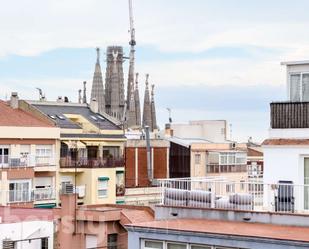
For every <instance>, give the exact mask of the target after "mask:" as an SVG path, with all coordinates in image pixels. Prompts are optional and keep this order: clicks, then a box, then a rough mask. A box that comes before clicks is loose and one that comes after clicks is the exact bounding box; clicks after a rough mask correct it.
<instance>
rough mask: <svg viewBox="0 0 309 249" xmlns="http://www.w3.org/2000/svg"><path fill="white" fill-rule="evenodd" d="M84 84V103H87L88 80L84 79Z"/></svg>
mask: <svg viewBox="0 0 309 249" xmlns="http://www.w3.org/2000/svg"><path fill="white" fill-rule="evenodd" d="M83 84H84V91H83V103H84V104H87V96H86V84H87V82H86V81H84V82H83Z"/></svg>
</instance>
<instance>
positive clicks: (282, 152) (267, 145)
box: [263, 61, 309, 210]
mask: <svg viewBox="0 0 309 249" xmlns="http://www.w3.org/2000/svg"><path fill="white" fill-rule="evenodd" d="M282 64H283V65H286V67H287V95H288V100H287V101H283V102H282V101H280V102H272V103H271V104H270V120H271V122H270V130H269V137H268V139H266V140H265V141H264V142H263V152H264V182H266V183H267V182H277V183H279V182H281V183H292V184H295V185H297V187H295V188H296V189H297V190H295V191H297V193H298V194H297V195H298V196H296V193H295V194H293V196H292V197H293V207H294V206H295V208H298V209H306V210H309V187H308V186H304V184H305V185H306V184H309V133H308V131H309V113H308V110H309V104H308V102H307V101H308V100H309V74H308V70H309V61H295V62H284V63H282Z"/></svg>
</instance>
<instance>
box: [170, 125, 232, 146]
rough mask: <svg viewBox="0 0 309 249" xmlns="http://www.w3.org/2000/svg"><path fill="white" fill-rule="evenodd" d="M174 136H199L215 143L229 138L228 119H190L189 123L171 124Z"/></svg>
mask: <svg viewBox="0 0 309 249" xmlns="http://www.w3.org/2000/svg"><path fill="white" fill-rule="evenodd" d="M170 129H171V132H172V136H174V137H179V138H190V139H192V138H193V139H194V138H198V139H205V140H209V141H212V142H215V143H221V142H225V141H226V140H227V121H226V120H199V121H189V123H188V124H174V123H172V124H171V127H170Z"/></svg>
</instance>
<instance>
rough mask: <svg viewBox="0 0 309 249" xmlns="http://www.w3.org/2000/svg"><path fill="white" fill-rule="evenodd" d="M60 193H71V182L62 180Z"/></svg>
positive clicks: (72, 187)
mask: <svg viewBox="0 0 309 249" xmlns="http://www.w3.org/2000/svg"><path fill="white" fill-rule="evenodd" d="M61 189H62V194H73V193H74V185H73V184H72V183H67V182H63V183H62V188H61Z"/></svg>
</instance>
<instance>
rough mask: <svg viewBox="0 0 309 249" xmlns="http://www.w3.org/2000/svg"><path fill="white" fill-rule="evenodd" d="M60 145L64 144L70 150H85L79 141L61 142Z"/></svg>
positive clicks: (84, 146)
mask: <svg viewBox="0 0 309 249" xmlns="http://www.w3.org/2000/svg"><path fill="white" fill-rule="evenodd" d="M61 142H62V143H65V144H66V145H67V146H68V147H69V148H70V149H85V148H86V145H85V144H84V143H82V142H81V141H71V140H70V141H63V140H62V141H61Z"/></svg>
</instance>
